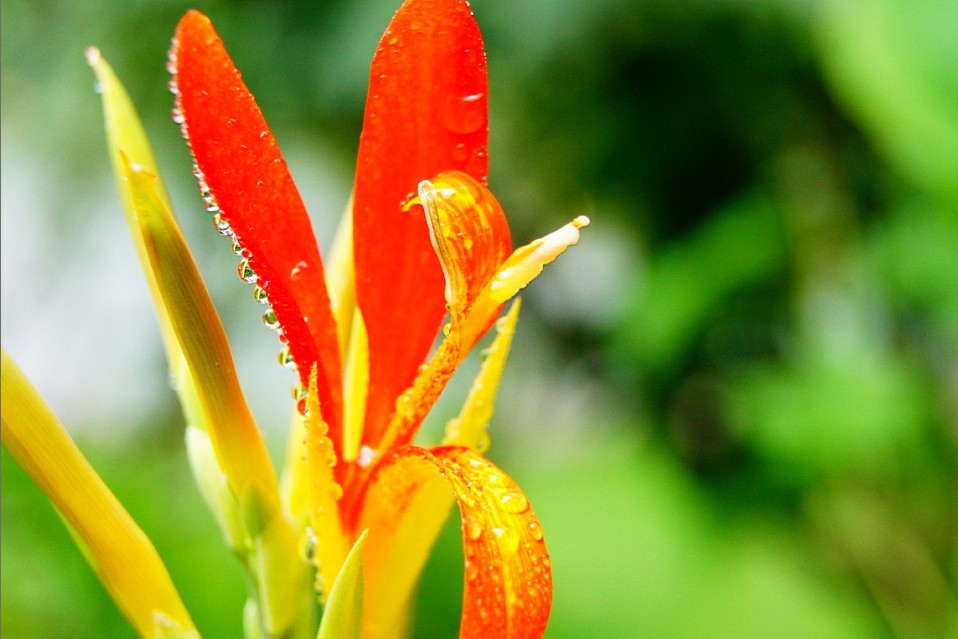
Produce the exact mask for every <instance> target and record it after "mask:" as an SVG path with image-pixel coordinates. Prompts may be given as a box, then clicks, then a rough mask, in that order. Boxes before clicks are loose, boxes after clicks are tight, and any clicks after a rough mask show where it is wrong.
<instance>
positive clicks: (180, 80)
mask: <svg viewBox="0 0 958 639" xmlns="http://www.w3.org/2000/svg"><path fill="white" fill-rule="evenodd" d="M89 58H90V63H91V65H92V66H93V67H94V70H95V72H96V74H97V76H98V79H99V81H100V84H101V87H102V91H103V99H104V108H105V112H106V120H107V130H108V137H109V144H110V149H111V156H112V159H113V164H114V170H115V173H116V175H117V178H118V184H119V186H120V191H121V194H122V197H123V199H124V204H125V210H126V212H127V217H128V221H129V222H130V224H131V228H132V230H133V236H134V240H135V242H136V244H137V247H138V249H139V252H140V256H141V260H142V262H143V264H144V270H145V272H146V275H147V280H148V282H149V284H150V286H151V289H152V291H153V294H154V298H155V300H156V301H157V307H158V311H159V315H160V320H161V326H162V327H163V333H164V343H165V346H166V350H167V355H168V357H169V360H170V363H171V369H172V371H173V377H174V379H175V380H176V388H177V391H178V393H179V396H180V400H181V403H182V405H183V408H184V414H185V417H186V419H187V422H188V426H187V447H188V451H189V454H190V460H191V465H192V468H193V471H194V474H195V476H196V478H197V481H198V484H199V486H200V488H201V491H202V492H203V494H204V497H205V499H206V500H207V502H208V504H209V506H210V508H211V510H212V512H213V514H214V516H215V517H216V519H217V521H218V523H219V525H220V527H221V528H222V530H223V533H224V536H225V538H226V540H227V542H228V543H229V544H230V546H231V548H232V549H233V550H234V551H235V552H236V554H237V555H238V556H239V557H240V558H241V560H242V561H243V563H244V565H245V566H246V568H247V570H248V572H249V574H250V581H251V583H252V584H253V588H252V594H251V597H250V601H249V602H248V604H247V609H246V620H247V634H248V635H249V636H269V637H279V636H296V637H298V636H308V635H311V633H312V631H313V629H314V621H313V613H314V609H315V605H314V603H315V596H316V595H315V593H314V591H313V583H311V577H310V575H311V568H310V566H308V565H307V564H306V563H305V562H303V561H302V560H301V559H300V556H299V547H300V541H301V540H302V539H303V538H304V537H305V539H306V544H307V546H308V547H309V552H308V556H309V558H310V561H311V563H312V564H313V565H314V566H315V569H316V573H317V575H318V578H317V579H316V584H315V585H316V586H317V591H318V596H319V599H320V601H321V602H322V603H323V604H324V606H325V612H324V616H323V622H322V625H321V628H320V636H344V637H345V636H356V637H359V636H361V637H369V638H375V637H393V636H401V635H402V634H403V632H404V628H405V624H406V622H407V618H408V611H409V606H410V602H411V597H412V594H413V591H414V586H415V584H416V581H417V580H418V577H419V574H420V572H421V571H422V568H423V566H424V563H425V560H426V557H427V556H428V551H429V549H430V548H431V546H432V545H433V543H434V541H435V539H436V537H437V535H438V533H439V531H440V529H441V527H442V524H443V523H444V521H445V519H446V518H447V516H448V513H449V509H450V507H451V505H452V503H453V502H454V501H455V502H458V506H459V510H460V514H461V518H462V531H463V548H464V554H465V585H464V595H463V602H464V603H463V614H462V622H461V630H460V636H461V637H517V638H518V637H539V636H541V635H542V634H543V632H544V630H545V626H546V622H547V619H548V615H549V609H550V606H551V596H552V584H551V570H550V560H549V555H548V552H547V551H546V547H545V543H544V540H543V533H542V528H541V526H540V524H539V521H538V519H537V518H536V516H535V514H534V512H533V511H532V509H531V507H530V505H529V501H528V499H527V498H526V496H525V495H524V494H523V493H522V491H521V490H520V489H519V487H518V486H517V485H516V484H515V482H514V481H513V480H512V479H511V478H509V477H508V476H507V475H506V474H505V473H504V472H503V471H501V470H500V469H498V468H497V467H496V466H495V465H493V464H492V463H491V462H490V461H488V460H487V459H485V458H484V457H482V455H481V452H482V450H484V448H485V447H486V446H487V445H488V437H487V435H486V430H485V429H486V424H487V423H488V421H489V419H490V417H491V414H492V408H493V401H494V396H495V391H496V387H497V385H498V381H499V377H500V374H501V371H502V368H503V366H504V363H505V360H506V356H507V354H508V350H509V345H510V341H511V338H512V335H513V332H514V328H515V324H516V320H517V317H518V312H519V301H518V300H516V302H515V303H514V304H513V305H512V306H511V308H510V309H509V311H508V312H507V313H506V315H505V316H504V317H502V318H501V319H498V320H497V318H499V315H500V313H501V312H502V309H503V307H504V305H505V304H506V302H508V300H509V299H511V298H512V297H514V296H515V295H516V294H517V293H518V292H519V290H521V289H522V288H523V287H524V286H525V285H526V284H528V283H529V282H530V281H531V280H532V279H533V278H535V277H536V276H537V275H538V274H539V272H541V270H542V267H543V266H544V265H545V264H547V263H549V262H551V261H552V260H553V259H555V258H556V257H557V256H558V255H559V254H560V253H562V252H563V251H564V250H565V249H566V248H567V247H569V246H571V245H573V244H575V243H576V242H577V241H578V236H579V229H580V228H582V227H583V226H585V225H587V224H588V220H587V219H586V218H584V217H580V218H576V219H575V220H573V221H572V222H571V223H569V224H567V225H566V226H564V227H562V228H560V229H559V230H557V231H555V232H554V233H552V234H550V235H547V236H546V237H544V238H541V239H539V240H536V241H534V242H532V243H531V244H528V245H526V246H523V247H521V248H519V249H518V250H516V251H514V252H513V251H512V250H511V238H510V234H509V227H508V224H507V222H506V219H505V217H504V215H503V212H502V208H501V207H500V205H499V203H498V202H497V201H496V199H495V197H494V196H493V195H492V193H491V192H490V191H489V190H488V188H487V186H486V170H487V154H486V149H487V129H488V126H487V121H488V117H487V109H486V97H487V79H486V61H485V53H484V50H483V43H482V39H481V36H480V34H479V30H478V27H477V25H476V23H475V20H474V18H473V16H472V13H471V11H470V9H469V6H468V4H467V3H466V2H465V1H464V0H408V1H407V2H406V3H405V4H403V6H402V7H401V8H400V10H399V11H398V13H397V14H396V16H395V17H394V18H393V21H392V23H391V24H390V26H389V28H388V29H387V30H386V32H385V34H384V36H383V39H382V41H381V43H380V46H379V49H378V50H377V52H376V55H375V57H374V60H373V63H372V69H371V74H370V89H369V99H368V102H367V106H366V115H365V120H364V125H363V133H362V137H361V139H360V147H359V156H358V162H357V172H356V182H355V190H354V198H353V201H352V204H351V206H349V207H347V213H346V215H345V217H344V222H343V226H342V228H341V230H340V232H339V234H338V237H337V241H336V245H335V248H334V250H333V252H332V254H331V256H330V259H329V260H328V262H327V264H326V265H325V266H324V263H323V261H322V259H321V257H320V253H319V250H318V248H317V245H316V241H315V237H314V234H313V232H312V227H311V224H310V221H309V217H308V215H307V213H306V210H305V207H304V205H303V202H302V200H301V198H300V196H299V193H298V192H297V190H296V187H295V185H294V183H293V180H292V178H291V176H290V174H289V171H288V169H287V166H286V163H285V161H284V160H283V158H282V155H281V154H280V150H279V147H278V145H277V143H276V141H275V139H274V137H273V135H272V134H271V133H270V130H269V128H268V126H267V124H266V121H265V119H264V117H263V115H262V113H261V112H260V110H259V108H258V107H257V105H256V102H255V100H254V99H253V96H252V95H251V94H250V92H249V90H248V89H247V87H246V85H245V84H244V83H243V81H242V79H241V76H240V73H239V71H238V70H237V69H236V68H235V66H234V65H233V62H232V60H231V59H230V57H229V55H228V54H227V52H226V50H225V48H224V47H223V43H222V41H221V40H220V38H219V37H218V36H217V34H216V33H215V31H214V30H213V27H212V24H211V23H210V21H209V20H208V19H207V18H206V17H205V16H204V15H202V14H200V13H199V12H196V11H191V12H189V13H188V14H187V15H186V16H185V17H184V18H183V19H182V21H181V22H180V24H179V26H178V28H177V31H176V35H175V38H174V42H173V47H172V49H171V52H170V64H169V67H170V71H171V72H172V74H173V80H172V82H171V89H172V91H173V93H174V95H175V96H176V97H175V100H176V105H175V109H174V116H173V117H174V120H175V121H176V122H177V123H178V124H180V126H181V127H182V131H183V135H184V137H185V138H186V140H187V141H188V144H189V146H190V150H191V152H192V155H193V159H194V162H195V166H194V174H195V175H196V177H197V179H198V181H199V186H200V193H201V196H202V198H203V200H204V202H205V205H206V208H207V210H208V211H210V212H211V213H212V214H213V216H214V222H215V224H216V227H217V229H218V230H219V231H220V232H221V233H222V234H223V235H226V236H227V237H229V238H230V239H231V241H232V243H233V247H234V251H235V252H236V253H237V254H238V255H240V256H241V260H242V261H241V263H240V266H239V273H240V276H241V278H242V279H244V280H245V281H247V282H250V283H253V284H255V286H256V288H255V289H254V295H255V297H256V298H257V299H258V300H259V301H261V302H263V303H264V304H266V312H265V313H264V322H265V323H266V324H267V325H268V326H270V327H271V328H273V329H274V330H275V331H276V332H277V334H278V335H279V337H280V340H281V341H282V342H283V344H284V347H283V350H282V351H281V353H280V361H281V363H283V364H284V365H286V366H287V367H289V368H291V369H294V370H296V371H297V377H298V384H297V386H296V388H295V389H294V394H295V396H296V399H297V407H298V409H299V411H298V412H297V413H296V416H295V418H294V424H293V428H292V433H291V436H290V446H289V453H288V456H287V465H286V468H285V470H284V474H283V476H282V477H281V478H277V476H276V473H275V471H274V469H273V465H272V462H271V460H270V458H269V456H268V455H267V453H266V449H265V446H264V445H263V441H262V439H261V437H260V435H259V431H258V429H257V428H256V425H255V423H254V421H253V418H252V415H251V414H250V411H249V409H248V407H247V405H246V401H245V399H244V397H243V394H242V392H241V390H240V388H239V384H238V382H237V379H236V374H235V371H234V368H233V363H232V357H231V355H230V351H229V346H228V344H227V341H226V337H225V333H224V332H223V329H222V325H221V324H220V321H219V318H218V316H217V314H216V311H215V309H214V307H213V305H212V302H211V300H210V299H209V295H208V293H207V292H206V289H205V287H204V285H203V283H202V280H201V279H200V276H199V273H198V271H197V269H196V266H195V264H194V263H193V261H192V258H191V256H190V254H189V250H188V248H187V246H186V243H185V241H184V239H183V237H182V235H181V233H180V231H179V228H178V227H177V225H176V222H175V220H174V218H173V216H172V213H171V210H172V209H171V205H170V202H169V198H168V197H167V195H166V194H165V189H164V188H163V185H162V182H161V181H160V178H159V173H158V171H157V169H156V166H155V161H154V159H153V156H152V152H151V151H150V148H149V144H148V142H147V140H146V137H145V134H144V133H143V131H142V128H141V126H140V124H139V121H138V119H137V117H136V114H135V111H134V110H133V107H132V105H131V104H130V103H129V99H128V98H127V96H126V94H125V92H124V91H123V89H122V86H121V85H120V84H119V81H118V80H117V79H116V77H115V76H114V75H113V73H112V71H111V70H110V68H109V67H108V66H107V64H106V62H105V61H104V60H103V59H102V57H101V56H100V55H99V52H97V51H96V50H91V51H90V52H89ZM494 325H495V326H496V328H497V335H496V337H495V339H494V340H493V342H492V345H491V347H490V348H489V350H488V354H487V356H486V358H485V360H484V361H483V364H482V366H481V370H480V372H479V375H478V377H477V379H476V382H475V383H474V385H473V388H472V390H471V392H470V394H469V396H468V398H467V400H466V403H465V405H464V407H463V409H462V411H461V412H460V414H459V416H458V417H457V418H455V419H454V420H452V421H451V422H450V423H449V424H448V426H447V429H446V437H445V439H444V441H443V443H442V445H440V446H438V447H434V448H430V449H426V448H422V447H418V446H416V445H415V444H414V443H413V441H414V438H415V435H416V433H417V431H418V429H419V426H420V425H421V423H422V421H423V419H424V418H425V416H426V415H427V414H428V413H429V411H430V409H431V408H432V406H433V404H434V403H435V401H436V400H437V399H438V397H439V395H440V393H441V392H442V390H443V388H444V387H445V385H446V383H447V382H448V380H449V379H450V378H451V376H452V375H453V373H454V372H455V370H456V368H457V366H458V364H459V363H460V361H461V360H462V359H463V358H464V357H465V356H466V355H467V354H468V353H469V351H470V350H471V349H472V348H473V347H474V346H475V344H476V343H477V342H478V341H479V340H480V339H481V338H482V337H483V335H484V334H485V333H486V332H487V331H488V330H489V329H490V328H492V326H494ZM440 328H442V334H443V335H442V340H441V342H440V344H439V346H438V347H436V348H435V350H434V352H433V353H432V354H431V355H430V351H431V350H432V348H433V344H434V342H435V340H436V336H437V334H438V333H439V332H440ZM424 362H425V363H424ZM8 368H10V369H11V370H13V364H12V362H9V363H8V358H7V357H6V356H4V377H5V379H6V378H7V370H8ZM18 379H19V378H18ZM4 384H5V391H6V381H5V382H4ZM23 384H25V385H26V386H25V387H28V384H26V382H25V380H23ZM17 388H20V387H17ZM17 392H20V393H21V394H25V393H27V391H26V390H22V391H17ZM4 394H5V396H6V395H7V393H6V392H5V393H4ZM37 401H39V399H38V398H37ZM7 404H8V402H6V401H5V402H4V406H5V409H4V442H5V444H6V442H7V440H8V424H7V422H8V418H7V416H8V412H9V411H7V409H6V406H7ZM41 404H42V402H41ZM51 419H52V422H50V423H51V424H52V426H51V428H53V429H54V430H56V428H57V427H58V425H57V424H55V419H53V418H52V417H51ZM11 420H12V421H13V422H15V424H14V426H13V427H11V428H10V429H9V430H10V432H14V431H16V433H18V434H19V435H21V437H20V438H19V439H17V441H18V442H19V441H20V440H21V439H22V440H23V441H24V443H22V444H18V445H17V447H16V450H20V451H25V452H22V454H17V453H16V451H15V456H17V458H18V460H20V462H21V463H22V464H24V465H25V466H26V467H27V468H28V470H30V471H31V472H34V473H35V474H36V475H42V473H43V472H46V471H47V470H49V469H47V468H46V466H47V464H46V462H35V461H34V460H32V459H31V457H30V455H29V454H28V452H29V449H30V448H31V447H32V446H34V445H36V444H37V443H38V441H34V440H31V435H30V433H29V432H26V431H25V430H24V428H23V419H22V418H18V417H16V416H12V417H11ZM47 421H50V420H47ZM31 442H32V443H31ZM81 459H82V458H81ZM76 463H79V462H76ZM48 483H49V482H48ZM51 485H53V488H51V490H50V491H48V494H50V495H51V498H52V499H53V501H54V503H55V504H57V506H58V507H59V508H61V510H66V511H71V510H76V511H79V512H83V510H84V509H83V505H84V504H85V503H87V501H88V498H87V497H86V496H84V495H81V494H78V493H76V491H72V490H71V488H70V487H69V486H68V485H66V484H65V483H64V482H62V481H61V482H59V483H54V484H51ZM103 491H106V493H107V494H108V491H107V490H106V488H105V486H102V487H101V492H103ZM121 510H122V509H121ZM68 519H69V518H68ZM71 521H72V520H71ZM129 525H130V526H132V527H133V528H134V529H135V524H132V521H131V522H129ZM84 530H85V529H84V528H80V527H78V532H79V533H80V537H81V539H83V540H86V539H87V533H85V532H84ZM90 534H92V533H90ZM124 543H125V542H124ZM120 546H121V547H120V548H117V547H112V548H111V547H109V544H107V545H106V546H103V545H102V544H101V545H100V546H97V549H98V550H96V552H94V553H93V554H94V555H95V556H98V555H97V553H100V554H101V555H102V556H103V557H106V558H109V557H113V556H115V555H116V556H118V555H122V554H123V552H124V550H123V548H122V546H123V544H122V543H121V544H120ZM154 554H155V551H154ZM161 569H162V566H160V567H159V568H157V570H161ZM158 574H159V573H158ZM163 574H165V572H164V573H163ZM167 581H168V577H167ZM131 587H133V586H130V585H127V586H124V587H122V588H119V589H118V590H117V591H116V592H114V596H115V597H116V598H117V599H118V601H121V607H122V602H123V598H124V596H126V595H125V592H126V590H127V589H129V588H131ZM170 588H172V586H170ZM161 590H162V589H161ZM163 592H164V593H165V594H164V597H166V599H169V600H171V601H172V600H175V601H176V602H178V598H176V596H175V592H173V593H172V595H169V593H167V592H166V591H163ZM167 595H169V596H167ZM171 597H172V599H171ZM140 599H144V598H143V597H141V598H140ZM145 599H146V601H140V602H139V603H138V604H137V606H134V608H135V610H134V611H133V612H130V611H128V610H127V609H126V608H124V610H125V611H126V612H127V615H128V617H130V619H131V621H133V622H134V625H135V626H136V627H137V629H138V630H139V631H140V632H141V634H144V635H147V634H151V628H153V627H152V626H151V625H150V624H151V623H153V622H151V621H150V620H151V619H156V618H159V619H163V620H167V619H169V618H172V619H174V621H175V622H176V624H175V625H176V628H177V632H181V631H182V632H187V633H188V632H193V630H192V625H191V622H189V618H188V615H186V613H185V610H183V611H181V610H180V608H181V607H182V604H177V605H174V604H171V603H169V601H167V603H165V604H162V605H161V603H160V602H161V600H162V599H163V598H162V597H158V596H155V597H146V598H145ZM151 606H153V607H151ZM171 610H172V611H173V612H170V611H171ZM157 611H159V612H157ZM157 615H159V616H157ZM164 623H167V622H166V621H164ZM167 626H170V624H169V623H167ZM170 627H172V626H170ZM152 632H156V631H155V629H154V630H152ZM324 633H325V634H324ZM170 634H171V633H170V632H167V634H166V636H169V635H170Z"/></svg>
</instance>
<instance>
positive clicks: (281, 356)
mask: <svg viewBox="0 0 958 639" xmlns="http://www.w3.org/2000/svg"><path fill="white" fill-rule="evenodd" d="M276 360H277V361H278V362H279V365H280V366H282V367H283V368H285V369H287V370H291V371H295V370H296V360H295V359H293V354H292V353H290V352H289V347H288V346H287V347H286V348H284V349H283V350H281V351H280V352H279V353H278V354H277V355H276Z"/></svg>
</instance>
